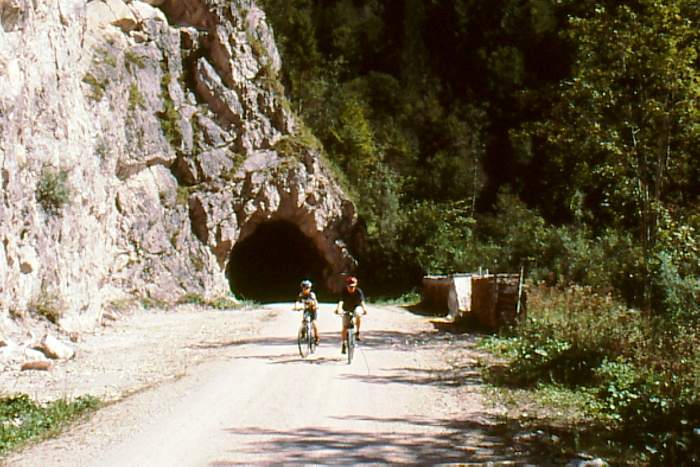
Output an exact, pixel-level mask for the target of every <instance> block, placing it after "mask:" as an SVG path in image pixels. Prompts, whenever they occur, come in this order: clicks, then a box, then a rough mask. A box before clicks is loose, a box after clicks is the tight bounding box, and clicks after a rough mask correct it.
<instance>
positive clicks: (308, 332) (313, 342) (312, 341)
mask: <svg viewBox="0 0 700 467" xmlns="http://www.w3.org/2000/svg"><path fill="white" fill-rule="evenodd" d="M306 338H307V339H308V343H309V353H314V351H315V350H316V338H315V337H314V329H313V327H312V326H311V324H309V325H308V327H307V328H306Z"/></svg>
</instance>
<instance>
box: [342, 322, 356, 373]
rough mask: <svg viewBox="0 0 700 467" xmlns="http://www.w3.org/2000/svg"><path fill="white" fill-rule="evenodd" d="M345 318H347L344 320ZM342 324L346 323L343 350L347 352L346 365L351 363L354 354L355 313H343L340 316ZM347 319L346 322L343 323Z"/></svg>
mask: <svg viewBox="0 0 700 467" xmlns="http://www.w3.org/2000/svg"><path fill="white" fill-rule="evenodd" d="M346 316H347V318H345V317H346ZM340 317H341V318H342V319H343V323H344V324H345V323H346V322H347V323H348V326H347V332H346V333H345V340H344V341H343V344H345V348H346V350H347V356H348V365H350V364H351V363H352V357H353V355H354V354H355V311H343V312H342V313H341V314H340ZM346 319H347V321H345V320H346Z"/></svg>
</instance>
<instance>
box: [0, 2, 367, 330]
mask: <svg viewBox="0 0 700 467" xmlns="http://www.w3.org/2000/svg"><path fill="white" fill-rule="evenodd" d="M0 23H1V26H2V27H1V29H0V183H2V190H1V191H0V296H1V297H2V298H1V299H0V332H2V333H4V334H10V333H11V331H12V329H13V326H18V325H17V322H18V320H17V319H15V317H16V316H22V315H23V313H24V312H25V311H27V312H29V313H33V314H36V313H39V314H42V315H44V316H46V317H47V318H48V319H50V320H51V321H55V322H56V323H58V324H59V325H60V326H61V327H62V328H63V329H65V330H67V331H71V330H76V329H81V328H84V327H85V326H91V325H93V324H94V323H96V322H97V321H98V320H99V317H100V314H101V310H102V309H103V308H104V307H105V306H106V305H107V304H109V303H114V302H116V301H118V300H123V299H125V298H129V297H140V298H143V299H148V300H151V301H153V300H155V301H160V302H174V301H176V300H177V299H178V298H180V297H182V296H184V295H186V294H198V295H201V296H202V297H203V298H204V299H207V298H211V297H216V296H219V295H222V294H226V293H227V292H229V290H230V284H229V282H228V278H227V276H226V271H227V263H228V261H229V258H230V254H231V251H232V248H233V247H234V245H235V244H236V242H238V241H239V240H240V239H241V238H244V237H246V236H247V235H250V234H252V233H253V232H254V231H255V228H256V226H257V225H259V224H260V223H262V222H266V221H268V220H286V221H289V222H292V223H294V224H295V225H297V226H298V228H299V230H300V231H301V232H302V233H303V234H304V235H306V236H308V237H309V238H310V239H311V240H312V241H313V243H314V245H315V246H316V248H317V249H318V252H319V255H320V256H321V257H322V258H323V260H324V261H325V262H326V263H327V265H328V267H327V268H326V269H325V271H324V280H325V281H326V283H327V284H328V285H329V286H330V287H331V288H332V287H333V285H334V284H336V283H337V281H338V278H339V277H340V275H341V273H343V272H346V271H349V270H351V269H352V267H353V259H352V257H351V256H350V254H349V252H348V251H347V249H346V248H345V243H344V239H345V238H347V237H348V235H349V234H350V231H351V230H352V229H353V226H354V223H355V211H354V207H353V205H352V203H351V202H350V201H349V200H348V199H347V198H346V196H344V194H343V192H342V190H341V189H340V188H339V187H338V186H337V184H336V183H335V182H334V180H333V178H332V177H331V176H330V174H329V172H328V170H327V169H326V168H325V165H324V162H323V159H322V157H321V155H320V151H319V149H318V148H317V147H316V146H315V145H314V144H313V140H312V139H310V138H309V137H308V136H305V135H304V131H303V126H302V124H301V123H300V122H298V121H297V119H296V118H295V116H294V115H293V114H292V112H291V111H290V109H289V105H288V103H287V100H286V98H285V97H284V90H283V89H282V87H281V85H280V84H279V80H278V78H277V76H278V73H279V70H280V66H281V63H280V57H279V53H278V51H277V49H276V46H275V43H274V38H273V34H272V31H271V29H270V27H269V26H268V25H267V23H266V21H265V14H264V12H263V11H262V10H261V9H260V8H259V6H258V5H257V4H256V3H255V2H254V1H252V0H236V1H218V0H185V1H175V0H162V1H158V0H150V1H123V0H92V1H86V0H54V1H52V2H35V1H31V0H0ZM0 337H3V336H2V335H0Z"/></svg>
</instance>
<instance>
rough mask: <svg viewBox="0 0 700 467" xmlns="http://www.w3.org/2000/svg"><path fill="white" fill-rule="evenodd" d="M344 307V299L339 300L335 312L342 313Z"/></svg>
mask: <svg viewBox="0 0 700 467" xmlns="http://www.w3.org/2000/svg"><path fill="white" fill-rule="evenodd" d="M342 307H343V301H342V300H341V301H339V302H338V305H336V307H335V313H336V314H338V313H340V309H341V308H342Z"/></svg>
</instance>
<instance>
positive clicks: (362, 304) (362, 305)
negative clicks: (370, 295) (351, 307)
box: [360, 300, 367, 314]
mask: <svg viewBox="0 0 700 467" xmlns="http://www.w3.org/2000/svg"><path fill="white" fill-rule="evenodd" d="M360 306H361V307H362V312H363V313H364V314H367V306H366V305H365V302H364V300H363V301H361V302H360Z"/></svg>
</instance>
